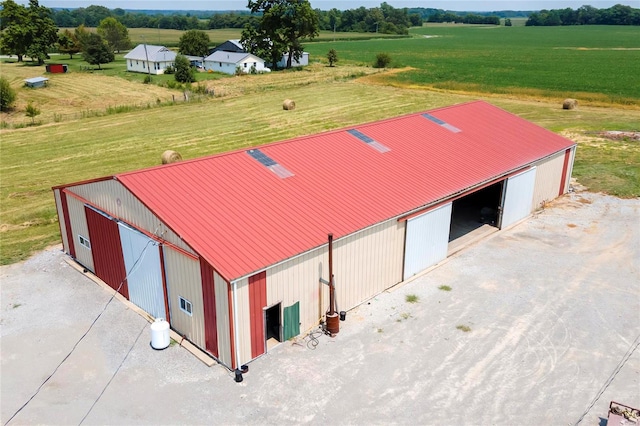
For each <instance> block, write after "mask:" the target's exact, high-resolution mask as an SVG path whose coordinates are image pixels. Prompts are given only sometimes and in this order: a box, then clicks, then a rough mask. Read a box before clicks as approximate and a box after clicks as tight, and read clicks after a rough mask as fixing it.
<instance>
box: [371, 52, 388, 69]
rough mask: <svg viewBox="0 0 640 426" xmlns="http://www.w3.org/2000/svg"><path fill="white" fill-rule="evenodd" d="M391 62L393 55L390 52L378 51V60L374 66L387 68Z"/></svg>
mask: <svg viewBox="0 0 640 426" xmlns="http://www.w3.org/2000/svg"><path fill="white" fill-rule="evenodd" d="M390 63H391V56H389V54H388V53H378V54H377V55H376V61H375V62H374V63H373V67H374V68H386V67H387V66H389V64H390Z"/></svg>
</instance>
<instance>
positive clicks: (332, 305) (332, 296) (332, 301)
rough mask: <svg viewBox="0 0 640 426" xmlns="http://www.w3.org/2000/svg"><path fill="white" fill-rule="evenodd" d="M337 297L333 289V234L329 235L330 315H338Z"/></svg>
mask: <svg viewBox="0 0 640 426" xmlns="http://www.w3.org/2000/svg"><path fill="white" fill-rule="evenodd" d="M335 304H336V295H335V290H334V288H333V234H329V315H333V314H335V313H336V309H335Z"/></svg>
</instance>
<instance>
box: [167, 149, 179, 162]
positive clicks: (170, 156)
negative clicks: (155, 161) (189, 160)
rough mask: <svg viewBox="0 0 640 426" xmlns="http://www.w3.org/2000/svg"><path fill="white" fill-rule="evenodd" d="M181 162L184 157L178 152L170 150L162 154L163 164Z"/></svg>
mask: <svg viewBox="0 0 640 426" xmlns="http://www.w3.org/2000/svg"><path fill="white" fill-rule="evenodd" d="M180 160H182V155H180V153H178V152H175V151H171V150H170V149H168V150H166V151H165V152H163V153H162V164H171V163H176V162H178V161H180Z"/></svg>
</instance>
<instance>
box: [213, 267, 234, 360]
mask: <svg viewBox="0 0 640 426" xmlns="http://www.w3.org/2000/svg"><path fill="white" fill-rule="evenodd" d="M213 282H214V283H215V287H216V316H217V321H216V324H217V327H218V358H219V359H220V361H221V362H222V363H223V364H225V365H226V366H229V367H230V366H231V364H232V362H231V361H232V360H231V338H232V336H231V334H230V328H229V326H230V321H229V284H227V282H226V281H225V280H224V279H223V278H222V277H221V276H220V275H219V274H218V273H217V272H215V271H214V272H213Z"/></svg>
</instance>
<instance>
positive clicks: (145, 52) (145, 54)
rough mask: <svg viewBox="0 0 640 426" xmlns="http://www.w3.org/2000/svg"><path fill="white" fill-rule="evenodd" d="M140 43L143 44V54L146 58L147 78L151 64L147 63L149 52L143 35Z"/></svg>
mask: <svg viewBox="0 0 640 426" xmlns="http://www.w3.org/2000/svg"><path fill="white" fill-rule="evenodd" d="M142 43H143V45H144V56H145V58H147V73H148V74H149V78H151V64H150V63H149V53H148V52H147V42H146V41H145V40H144V36H142Z"/></svg>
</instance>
